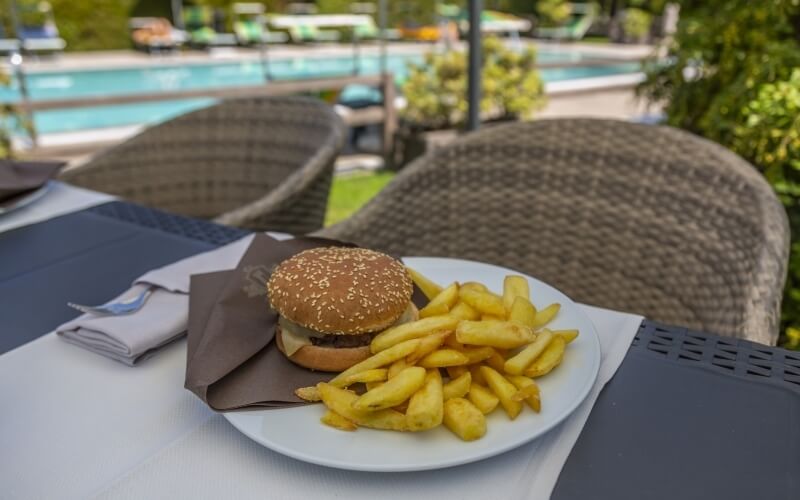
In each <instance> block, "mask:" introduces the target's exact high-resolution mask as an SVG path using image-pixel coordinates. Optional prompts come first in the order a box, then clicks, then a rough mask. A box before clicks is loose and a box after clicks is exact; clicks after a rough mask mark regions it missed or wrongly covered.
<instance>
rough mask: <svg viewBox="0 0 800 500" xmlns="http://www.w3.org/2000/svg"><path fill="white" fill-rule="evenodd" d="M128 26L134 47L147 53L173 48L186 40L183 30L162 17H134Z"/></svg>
mask: <svg viewBox="0 0 800 500" xmlns="http://www.w3.org/2000/svg"><path fill="white" fill-rule="evenodd" d="M128 26H129V27H130V30H131V40H133V45H134V47H135V48H137V49H139V50H144V51H145V52H148V53H151V52H162V51H170V50H175V49H177V48H178V47H180V46H181V44H183V43H184V42H186V40H187V35H186V33H185V32H183V31H181V30H177V29H175V28H174V27H173V26H172V24H171V23H170V22H169V21H168V20H167V19H165V18H163V17H134V18H131V19H130V21H129V22H128Z"/></svg>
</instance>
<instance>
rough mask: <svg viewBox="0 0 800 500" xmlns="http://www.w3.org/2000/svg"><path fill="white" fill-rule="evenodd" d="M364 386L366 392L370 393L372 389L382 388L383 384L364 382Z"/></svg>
mask: <svg viewBox="0 0 800 500" xmlns="http://www.w3.org/2000/svg"><path fill="white" fill-rule="evenodd" d="M364 385H365V386H366V387H367V390H368V391H371V390H372V389H375V388H378V387H380V386H382V385H383V382H366V383H365V384H364Z"/></svg>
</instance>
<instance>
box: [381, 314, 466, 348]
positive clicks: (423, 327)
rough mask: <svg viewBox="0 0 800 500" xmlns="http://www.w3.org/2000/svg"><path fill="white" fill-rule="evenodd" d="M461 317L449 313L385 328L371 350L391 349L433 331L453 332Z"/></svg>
mask: <svg viewBox="0 0 800 500" xmlns="http://www.w3.org/2000/svg"><path fill="white" fill-rule="evenodd" d="M458 322H459V319H458V318H454V317H452V316H449V315H445V316H434V317H431V318H424V319H420V320H417V321H412V322H411V323H403V324H402V325H398V326H395V327H392V328H389V329H388V330H384V331H382V332H381V333H379V334H378V335H376V336H375V338H374V339H372V343H371V344H370V350H371V351H372V352H373V353H378V352H381V351H383V350H385V349H389V348H390V347H392V346H393V345H397V344H399V343H400V342H405V341H407V340H410V339H418V338H420V337H425V336H427V335H431V334H433V333H441V332H452V331H453V330H455V328H456V326H457V325H458Z"/></svg>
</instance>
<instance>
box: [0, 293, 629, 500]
mask: <svg viewBox="0 0 800 500" xmlns="http://www.w3.org/2000/svg"><path fill="white" fill-rule="evenodd" d="M585 311H586V312H587V313H588V314H589V317H590V318H591V319H592V321H593V322H594V323H595V325H596V326H597V329H598V331H599V332H600V334H601V337H605V338H606V339H610V343H609V342H605V343H604V345H603V351H604V354H607V352H609V349H610V350H611V351H613V352H616V353H618V354H617V356H618V357H620V359H619V360H611V361H614V362H612V363H611V364H610V365H607V366H612V365H614V364H616V365H618V364H619V361H621V357H622V356H624V353H625V350H626V349H625V348H624V347H623V348H622V349H614V345H613V344H614V342H620V343H623V344H621V345H622V346H626V345H628V344H629V343H630V341H631V338H632V337H633V335H634V334H635V331H636V329H637V327H638V324H639V321H640V320H641V318H640V317H638V316H633V315H629V314H622V313H616V312H612V311H606V310H602V309H595V308H590V307H586V308H585ZM185 356H186V344H185V341H180V342H178V343H176V344H174V345H171V346H169V347H167V348H166V349H165V350H164V351H163V352H161V353H159V354H158V355H156V356H155V357H153V358H152V359H150V360H148V361H146V362H145V363H143V364H142V365H141V366H139V367H137V368H129V367H127V366H124V365H122V364H120V363H117V362H114V361H111V360H109V359H106V358H103V357H100V356H97V355H95V354H92V353H90V352H88V351H85V350H83V349H80V348H78V347H75V346H73V345H70V344H67V343H65V342H63V341H61V340H60V339H58V338H56V336H55V334H48V335H45V336H44V337H41V338H39V339H37V340H35V341H33V342H31V343H29V344H27V345H25V346H22V347H20V348H18V349H16V350H13V351H10V352H8V353H6V354H4V355H2V356H0V401H2V412H0V450H2V453H0V485H2V486H0V488H2V495H0V496H1V497H2V498H4V499H35V498H42V499H50V498H63V499H72V498H74V499H85V498H92V497H94V496H99V497H101V498H132V499H143V498H147V499H158V498H164V499H174V498H192V499H203V498H209V499H212V498H213V499H218V498H237V499H248V498H348V499H351V500H357V499H362V498H363V499H373V498H376V497H380V498H393V499H394V498H414V499H420V498H437V499H439V500H444V499H449V498H453V499H459V500H460V499H471V498H475V499H479V498H498V499H499V498H503V499H505V498H537V497H536V496H532V492H535V491H541V490H542V488H544V489H545V490H546V491H550V490H551V489H552V486H553V485H552V484H549V485H548V484H544V485H542V484H535V485H532V484H530V478H531V474H530V470H531V467H534V466H535V467H550V466H553V467H557V469H556V470H554V471H553V474H552V475H551V477H552V478H553V481H555V478H557V475H558V471H559V470H560V467H561V465H560V464H561V463H563V460H559V458H558V457H556V456H553V455H552V453H548V452H546V451H545V450H546V449H548V448H549V447H551V446H552V445H554V444H555V443H552V442H551V441H553V440H554V439H556V438H558V439H567V440H571V442H567V443H566V444H567V445H568V446H566V448H563V449H566V450H569V449H570V448H571V447H572V443H574V440H575V439H577V435H578V432H579V430H580V428H582V426H583V423H584V421H585V418H586V417H587V416H588V413H589V411H590V410H591V405H592V403H593V402H594V398H596V396H597V392H599V388H598V389H596V390H595V391H593V392H592V394H590V396H589V399H588V400H587V403H585V404H584V405H583V406H581V407H579V409H578V410H577V412H576V414H575V417H574V418H570V419H569V420H568V421H567V422H565V424H562V425H563V426H569V427H573V428H574V429H573V430H574V432H571V433H570V432H557V431H558V430H559V429H560V427H559V428H556V432H551V433H549V434H548V435H546V436H545V437H543V438H541V439H539V440H537V441H534V442H533V443H530V444H528V445H525V446H523V447H521V448H519V449H517V450H515V451H512V452H510V453H506V454H504V455H501V456H498V457H495V458H491V459H488V460H484V461H482V462H479V463H476V464H471V465H466V466H461V467H455V468H451V469H446V470H441V471H432V472H426V473H403V474H373V473H357V472H346V471H340V470H335V469H327V468H324V467H319V466H315V465H309V464H305V463H302V462H298V461H296V460H293V459H290V458H286V457H284V456H282V455H279V454H277V453H274V452H272V451H270V450H267V449H266V448H263V447H261V446H260V445H258V444H256V443H254V442H252V441H250V440H249V439H248V438H247V437H245V436H244V435H242V434H239V433H238V432H237V431H236V430H235V429H233V428H232V427H231V426H230V425H229V424H228V423H227V421H226V420H224V419H223V418H222V417H221V416H220V415H216V414H214V413H213V412H212V411H211V410H209V409H208V408H207V407H206V406H205V405H204V404H203V403H202V402H201V401H200V400H198V399H197V398H196V397H195V396H194V395H192V394H191V393H190V392H189V391H187V390H185V389H184V388H183V379H184V368H185ZM609 371H611V370H610V369H609V368H602V367H601V373H600V377H601V379H602V378H604V377H608V372H609ZM558 448H559V447H554V449H558ZM566 453H568V451H567V452H566ZM541 456H547V457H548V459H547V460H543V461H539V460H538V457H541ZM563 458H566V456H564V457H563Z"/></svg>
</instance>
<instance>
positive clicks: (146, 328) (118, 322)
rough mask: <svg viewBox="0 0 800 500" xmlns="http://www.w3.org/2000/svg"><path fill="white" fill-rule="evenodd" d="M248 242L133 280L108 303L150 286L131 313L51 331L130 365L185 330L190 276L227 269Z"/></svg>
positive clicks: (83, 320)
mask: <svg viewBox="0 0 800 500" xmlns="http://www.w3.org/2000/svg"><path fill="white" fill-rule="evenodd" d="M251 239H252V236H245V237H244V238H242V239H239V240H237V241H235V242H233V243H230V244H228V245H225V246H223V247H220V248H217V249H214V250H211V251H208V252H204V253H201V254H197V255H194V256H192V257H188V258H186V259H183V260H180V261H178V262H175V263H172V264H169V265H167V266H164V267H161V268H158V269H154V270H152V271H149V272H147V273H146V274H144V275H143V276H141V277H139V278H138V279H137V280H136V281H135V282H134V284H133V286H132V287H131V288H130V289H128V290H127V291H125V293H123V294H122V295H120V296H119V297H116V298H115V299H113V300H114V301H119V300H125V299H128V298H131V297H135V296H136V295H138V294H139V293H141V291H142V290H144V289H145V288H147V287H155V289H154V290H153V294H152V295H151V296H150V298H149V299H148V300H147V302H146V303H145V305H144V307H142V308H141V309H140V310H139V311H137V312H135V313H133V314H128V315H124V316H93V315H91V314H83V315H81V316H79V317H77V318H75V319H74V320H72V321H68V322H67V323H64V324H63V325H61V326H59V327H58V328H57V329H56V332H57V333H58V334H59V335H60V336H61V338H62V339H64V340H66V341H67V342H70V343H72V344H75V345H78V346H80V347H83V348H85V349H88V350H90V351H92V352H95V353H97V354H100V355H102V356H106V357H109V358H111V359H114V360H116V361H119V362H121V363H125V364H127V365H131V366H133V365H135V364H136V363H138V362H140V361H142V360H144V359H146V358H147V357H148V356H150V355H151V354H153V353H154V352H155V351H156V350H158V348H160V347H162V346H164V345H166V344H168V343H170V342H172V341H173V340H175V339H176V338H178V337H180V336H181V335H183V334H184V333H185V332H186V323H187V321H188V318H189V295H188V294H189V279H190V276H191V275H192V274H200V273H208V272H212V271H221V270H225V269H233V268H234V267H236V264H237V263H238V262H239V259H240V258H241V256H242V254H243V253H244V251H245V250H246V249H247V247H248V246H249V245H250V240H251Z"/></svg>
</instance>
